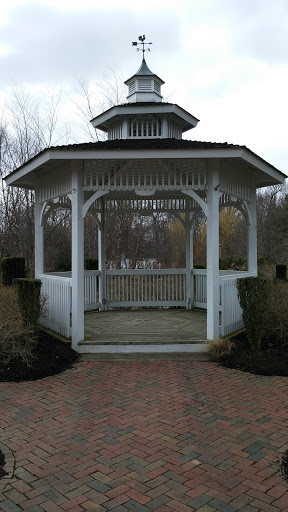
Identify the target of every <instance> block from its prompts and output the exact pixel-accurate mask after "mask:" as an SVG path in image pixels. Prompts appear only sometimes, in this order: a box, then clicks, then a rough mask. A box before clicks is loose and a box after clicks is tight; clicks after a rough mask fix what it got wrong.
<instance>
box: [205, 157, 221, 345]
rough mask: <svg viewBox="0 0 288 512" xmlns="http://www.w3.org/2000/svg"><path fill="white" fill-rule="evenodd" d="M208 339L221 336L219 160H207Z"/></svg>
mask: <svg viewBox="0 0 288 512" xmlns="http://www.w3.org/2000/svg"><path fill="white" fill-rule="evenodd" d="M207 171H208V190H207V205H208V218H207V339H208V340H216V339H218V338H219V298H220V297H219V296H220V293H219V192H218V189H219V186H220V183H219V162H218V161H217V160H212V161H211V160H208V161H207Z"/></svg>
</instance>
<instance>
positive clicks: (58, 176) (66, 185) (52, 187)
mask: <svg viewBox="0 0 288 512" xmlns="http://www.w3.org/2000/svg"><path fill="white" fill-rule="evenodd" d="M36 187H37V188H38V189H39V201H40V203H44V202H45V201H49V200H50V199H54V198H56V197H60V196H64V195H67V194H70V193H71V170H70V166H68V165H67V163H66V162H63V163H62V164H59V163H58V165H57V169H52V170H50V171H47V172H45V173H43V174H41V175H40V177H39V178H38V180H37V183H36Z"/></svg>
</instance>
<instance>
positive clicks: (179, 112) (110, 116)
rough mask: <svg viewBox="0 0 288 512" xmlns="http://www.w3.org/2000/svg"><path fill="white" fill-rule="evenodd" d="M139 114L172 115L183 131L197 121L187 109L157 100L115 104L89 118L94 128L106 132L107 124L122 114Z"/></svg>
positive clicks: (189, 128) (194, 125) (192, 126)
mask: <svg viewBox="0 0 288 512" xmlns="http://www.w3.org/2000/svg"><path fill="white" fill-rule="evenodd" d="M135 113H136V114H137V115H141V114H161V115H163V114H166V115H170V116H174V118H175V119H177V120H178V122H180V123H181V128H182V131H183V132H186V131H187V130H191V128H195V127H196V126H197V124H198V122H199V119H197V117H195V116H193V115H192V114H190V113H189V112H187V110H185V109H184V108H182V107H179V105H176V104H174V103H168V102H161V103H160V102H159V103H156V102H155V101H151V102H144V101H143V102H140V101H137V102H136V103H123V104H122V105H116V106H114V107H111V108H109V109H108V110H105V112H103V113H102V114H99V116H96V117H94V118H93V119H92V120H91V124H92V126H93V127H94V128H98V129H99V130H103V131H104V132H107V130H108V124H109V123H110V122H111V121H112V120H113V122H115V121H117V119H120V118H121V117H123V116H129V115H135Z"/></svg>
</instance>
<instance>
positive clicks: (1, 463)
mask: <svg viewBox="0 0 288 512" xmlns="http://www.w3.org/2000/svg"><path fill="white" fill-rule="evenodd" d="M4 466H5V457H4V453H3V452H2V451H1V450H0V480H1V478H3V477H4V476H5V475H7V474H8V473H7V471H5V470H4V469H3V468H4Z"/></svg>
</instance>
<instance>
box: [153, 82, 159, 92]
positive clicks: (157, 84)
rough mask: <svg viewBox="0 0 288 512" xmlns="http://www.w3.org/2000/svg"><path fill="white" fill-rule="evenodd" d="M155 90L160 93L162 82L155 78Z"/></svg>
mask: <svg viewBox="0 0 288 512" xmlns="http://www.w3.org/2000/svg"><path fill="white" fill-rule="evenodd" d="M154 90H155V91H156V92H158V94H160V84H159V82H156V80H154Z"/></svg>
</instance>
